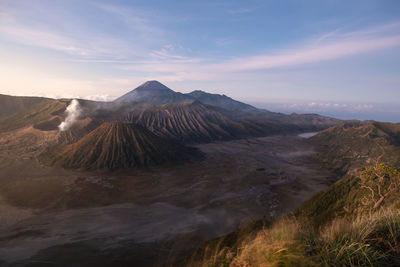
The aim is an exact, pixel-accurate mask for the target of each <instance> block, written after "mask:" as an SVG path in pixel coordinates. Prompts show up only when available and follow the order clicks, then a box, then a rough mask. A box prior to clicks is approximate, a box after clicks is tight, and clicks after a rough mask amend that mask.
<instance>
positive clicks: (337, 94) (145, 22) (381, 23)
mask: <svg viewBox="0 0 400 267" xmlns="http://www.w3.org/2000/svg"><path fill="white" fill-rule="evenodd" d="M147 80H158V81H160V82H162V83H164V84H165V85H167V86H168V87H170V88H171V89H173V90H175V91H180V92H190V91H192V90H205V91H208V92H211V93H220V94H226V95H229V96H231V97H233V98H235V99H238V100H241V101H245V102H249V103H252V104H254V105H256V106H258V107H263V108H269V109H271V110H276V111H281V112H288V113H290V112H299V113H304V112H316V113H321V114H326V115H332V116H337V117H341V118H359V119H378V120H388V121H395V122H400V1H398V0H392V1H391V0H385V1H381V0H352V1H340V0H309V1H307V0H304V1H299V0H292V1H291V0H288V1H275V0H271V1H268V0H264V1H255V0H247V1H239V0H238V1H232V0H231V1H168V0H162V1H161V0H160V1H151V0H146V1H123V0H115V1H104V0H103V1H101V0H99V1H94V0H93V1H92V0H87V1H81V0H64V1H60V0H36V1H31V0H0V93H1V94H10V95H37V96H47V97H54V98H60V97H80V98H87V99H93V100H112V99H114V98H116V97H118V96H120V95H122V94H124V93H126V92H127V91H130V90H132V89H134V88H135V87H137V86H138V85H140V84H142V83H143V82H145V81H147ZM398 118H399V119H398Z"/></svg>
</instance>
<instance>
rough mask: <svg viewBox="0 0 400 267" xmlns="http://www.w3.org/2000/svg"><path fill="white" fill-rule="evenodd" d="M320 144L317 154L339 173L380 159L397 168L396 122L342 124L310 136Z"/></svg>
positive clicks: (399, 162) (399, 135)
mask: <svg viewBox="0 0 400 267" xmlns="http://www.w3.org/2000/svg"><path fill="white" fill-rule="evenodd" d="M310 141H312V142H315V143H317V144H319V145H320V146H321V153H319V155H318V157H319V159H320V160H322V161H323V162H324V163H325V164H326V165H327V166H328V167H329V168H332V169H334V170H336V171H337V172H338V173H340V174H345V173H352V172H354V171H356V170H358V169H359V168H361V167H363V166H365V165H371V164H375V163H376V161H377V160H378V161H383V162H386V163H389V164H392V165H393V166H395V167H400V124H399V123H397V124H396V123H383V122H374V123H368V124H365V123H361V122H353V123H344V124H341V125H338V126H335V127H331V128H328V129H326V130H324V131H322V132H320V133H319V134H317V135H315V136H313V137H312V138H310Z"/></svg>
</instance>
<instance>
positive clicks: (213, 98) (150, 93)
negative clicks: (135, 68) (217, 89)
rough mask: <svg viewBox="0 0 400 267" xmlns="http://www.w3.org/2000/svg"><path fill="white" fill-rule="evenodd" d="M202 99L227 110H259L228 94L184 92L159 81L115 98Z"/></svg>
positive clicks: (154, 100) (159, 101) (156, 101)
mask: <svg viewBox="0 0 400 267" xmlns="http://www.w3.org/2000/svg"><path fill="white" fill-rule="evenodd" d="M196 100H197V101H200V102H201V103H203V104H207V105H212V106H216V107H220V108H224V109H227V110H253V111H254V110H257V108H255V107H253V106H250V105H248V104H245V103H242V102H239V101H236V100H234V99H232V98H230V97H228V96H226V95H219V94H210V93H206V92H203V91H200V90H197V91H193V92H191V93H187V94H182V93H178V92H175V91H173V90H171V89H170V88H168V87H166V86H165V85H163V84H162V83H160V82H158V81H148V82H145V83H144V84H142V85H140V86H139V87H137V88H136V89H134V90H132V91H130V92H128V93H126V94H125V95H123V96H121V97H119V98H117V99H115V100H114V101H115V102H119V103H121V102H124V103H128V102H141V103H152V104H168V103H183V102H193V101H196Z"/></svg>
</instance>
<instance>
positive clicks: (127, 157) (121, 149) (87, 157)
mask: <svg viewBox="0 0 400 267" xmlns="http://www.w3.org/2000/svg"><path fill="white" fill-rule="evenodd" d="M199 155H200V153H199V152H197V151H196V150H194V149H192V148H186V147H183V146H180V145H177V144H174V143H171V142H169V141H166V140H164V139H162V138H160V137H157V136H156V135H154V134H153V133H151V132H150V131H148V130H146V129H145V128H143V127H141V126H139V125H134V124H131V123H122V122H106V123H103V124H101V125H100V126H99V127H98V128H96V129H95V130H93V131H92V132H90V133H89V134H87V135H86V136H84V137H83V138H82V139H80V140H79V141H78V142H76V143H73V144H70V145H65V146H61V147H57V148H53V149H52V150H50V151H48V152H46V153H43V154H42V155H41V158H40V159H41V161H42V162H43V163H44V164H46V165H56V166H61V167H64V168H76V169H88V170H94V169H108V170H115V169H120V168H141V167H148V166H153V165H159V164H165V163H176V162H181V161H183V160H187V159H190V158H194V157H195V156H197V157H198V156H199Z"/></svg>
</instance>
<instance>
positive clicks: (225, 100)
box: [186, 90, 257, 110]
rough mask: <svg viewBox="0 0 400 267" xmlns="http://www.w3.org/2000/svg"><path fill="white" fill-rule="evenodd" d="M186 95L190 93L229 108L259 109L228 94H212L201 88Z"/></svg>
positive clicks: (202, 99) (192, 95) (207, 101)
mask: <svg viewBox="0 0 400 267" xmlns="http://www.w3.org/2000/svg"><path fill="white" fill-rule="evenodd" d="M186 95H189V96H191V97H193V98H195V99H197V100H198V101H200V102H202V103H204V104H207V105H212V106H217V107H221V108H225V109H228V110H238V109H242V110H257V108H255V107H253V106H251V105H248V104H245V103H242V102H239V101H236V100H234V99H232V98H230V97H228V96H226V95H219V94H210V93H207V92H203V91H200V90H196V91H193V92H191V93H188V94H186Z"/></svg>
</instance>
